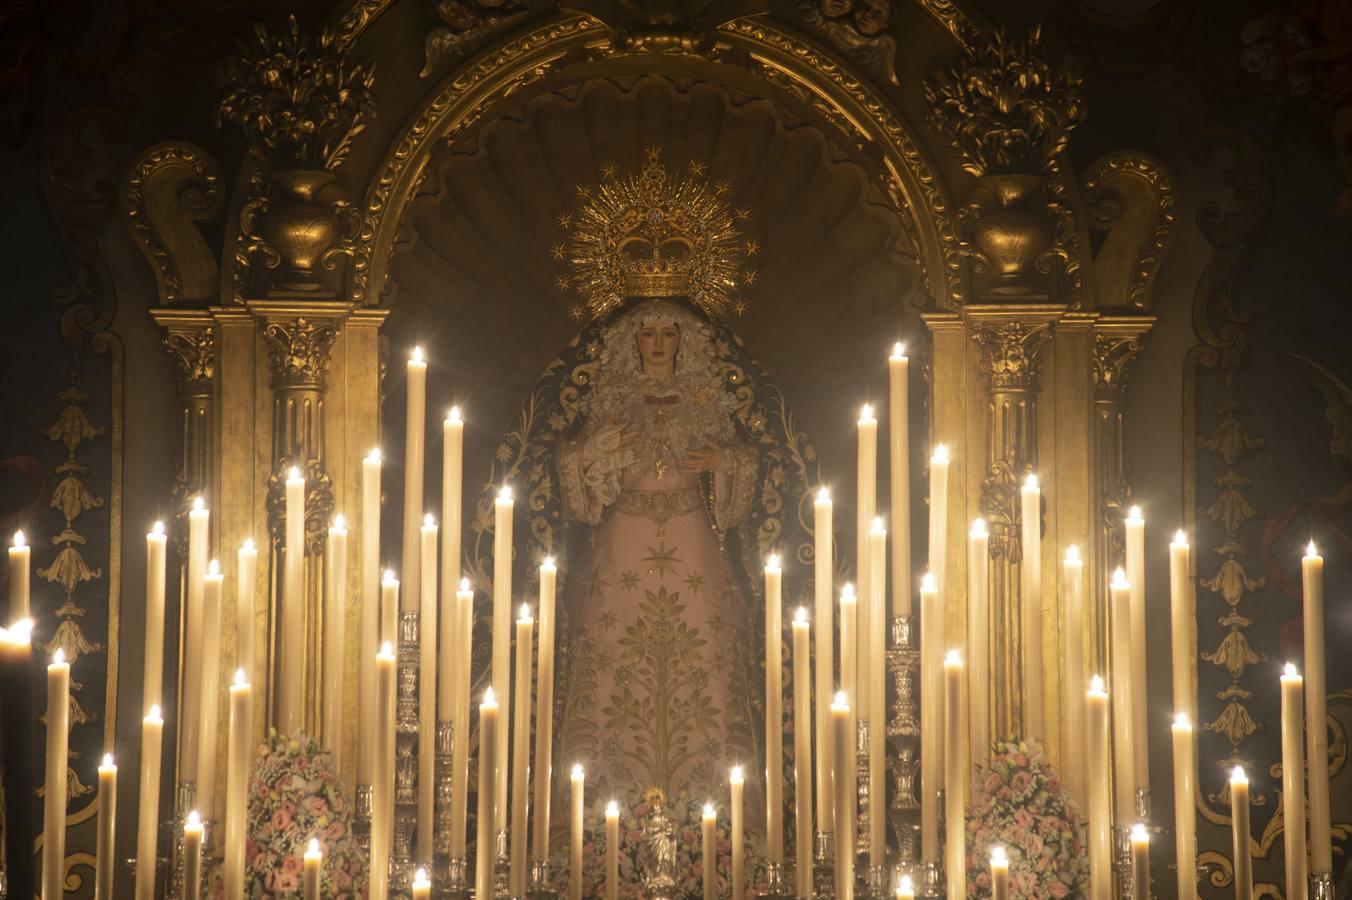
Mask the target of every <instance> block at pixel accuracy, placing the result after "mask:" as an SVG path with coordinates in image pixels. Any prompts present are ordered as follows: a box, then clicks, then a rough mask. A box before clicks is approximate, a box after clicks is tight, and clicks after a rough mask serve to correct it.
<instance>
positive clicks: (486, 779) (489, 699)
mask: <svg viewBox="0 0 1352 900" xmlns="http://www.w3.org/2000/svg"><path fill="white" fill-rule="evenodd" d="M498 712H499V710H498V701H497V698H496V696H495V695H494V693H493V688H492V687H491V686H490V687H489V688H488V690H487V691H485V692H484V700H483V702H482V703H480V704H479V815H478V823H479V827H478V833H477V837H476V839H475V840H476V849H475V851H474V857H475V860H474V862H475V865H474V872H475V879H474V880H475V890H476V894H475V896H476V897H492V896H493V862H494V860H493V855H494V853H493V850H494V847H495V846H496V844H497V834H498V822H499V821H500V819H499V811H500V810H499V805H500V801H499V800H498V798H497V797H496V796H495V794H496V793H497V785H498V778H497V773H496V771H495V770H496V768H497V760H498Z"/></svg>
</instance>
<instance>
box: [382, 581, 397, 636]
mask: <svg viewBox="0 0 1352 900" xmlns="http://www.w3.org/2000/svg"><path fill="white" fill-rule="evenodd" d="M398 615H399V579H398V578H395V577H394V570H393V569H386V570H385V576H384V577H383V578H381V579H380V618H381V624H380V643H381V644H382V645H383V644H389V645H391V646H394V645H396V644H397V640H389V641H387V640H385V625H386V622H385V619H387V618H388V619H389V622H388V624H389V634H390V636H391V637H394V638H397V635H396V633H395V631H396V629H395V625H394V623H395V620H396V619H397V618H398Z"/></svg>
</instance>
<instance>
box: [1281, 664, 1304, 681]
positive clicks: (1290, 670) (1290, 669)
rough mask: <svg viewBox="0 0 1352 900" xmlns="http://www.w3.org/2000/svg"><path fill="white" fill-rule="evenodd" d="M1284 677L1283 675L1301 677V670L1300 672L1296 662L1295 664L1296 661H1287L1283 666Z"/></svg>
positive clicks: (1285, 676)
mask: <svg viewBox="0 0 1352 900" xmlns="http://www.w3.org/2000/svg"><path fill="white" fill-rule="evenodd" d="M1282 677H1283V678H1299V677H1300V672H1298V671H1297V670H1296V664H1295V663H1287V664H1286V665H1285V666H1283V667H1282Z"/></svg>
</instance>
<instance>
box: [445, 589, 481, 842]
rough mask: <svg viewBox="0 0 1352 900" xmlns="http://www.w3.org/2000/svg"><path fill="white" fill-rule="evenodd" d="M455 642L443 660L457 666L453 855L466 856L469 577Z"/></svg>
mask: <svg viewBox="0 0 1352 900" xmlns="http://www.w3.org/2000/svg"><path fill="white" fill-rule="evenodd" d="M455 603H456V616H457V621H456V626H455V627H456V645H455V646H453V647H451V648H450V650H449V652H450V653H451V654H452V656H451V659H449V660H443V663H449V664H450V665H453V666H454V667H455V687H454V690H453V695H454V702H455V708H454V710H453V712H454V718H453V719H452V730H453V733H454V734H455V735H457V737H456V739H455V741H454V743H453V744H452V746H451V809H452V811H451V858H452V859H464V858H465V831H466V828H467V827H468V826H467V825H466V822H465V818H466V816H467V815H468V813H469V802H468V796H467V795H468V794H469V663H470V655H471V652H470V650H471V644H472V643H473V637H474V592H473V591H472V590H470V587H469V579H468V578H462V579H461V580H460V590H458V591H456V594H455Z"/></svg>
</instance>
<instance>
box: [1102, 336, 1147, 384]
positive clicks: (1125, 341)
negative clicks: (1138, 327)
mask: <svg viewBox="0 0 1352 900" xmlns="http://www.w3.org/2000/svg"><path fill="white" fill-rule="evenodd" d="M1140 350H1141V338H1140V335H1135V334H1097V335H1095V336H1094V385H1095V387H1097V388H1098V390H1099V393H1100V394H1114V395H1118V394H1121V393H1122V392H1123V391H1125V390H1126V386H1127V376H1128V375H1130V374H1131V365H1132V363H1133V362H1135V361H1136V354H1137V353H1139V352H1140Z"/></svg>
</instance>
